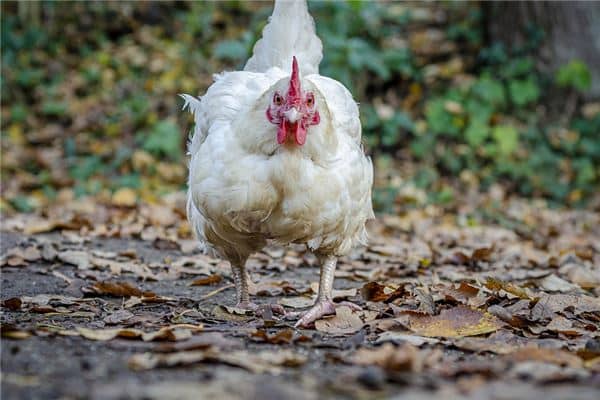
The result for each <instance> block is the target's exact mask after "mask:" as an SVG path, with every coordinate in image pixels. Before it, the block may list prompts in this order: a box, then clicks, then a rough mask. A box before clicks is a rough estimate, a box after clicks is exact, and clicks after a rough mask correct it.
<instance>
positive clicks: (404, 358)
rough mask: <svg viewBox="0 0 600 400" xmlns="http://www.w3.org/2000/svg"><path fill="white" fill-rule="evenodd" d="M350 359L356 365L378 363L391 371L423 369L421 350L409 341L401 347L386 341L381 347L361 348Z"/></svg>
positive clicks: (418, 370) (416, 370)
mask: <svg viewBox="0 0 600 400" xmlns="http://www.w3.org/2000/svg"><path fill="white" fill-rule="evenodd" d="M348 361H349V362H350V363H352V364H356V365H377V366H379V367H381V368H383V369H385V370H390V371H409V372H420V371H421V370H422V369H423V368H422V360H421V358H420V357H419V350H418V349H417V348H416V347H415V346H413V345H411V344H408V343H406V344H403V345H402V346H400V347H396V346H394V345H393V344H391V343H384V344H383V345H382V346H380V347H375V348H360V349H358V350H357V351H356V352H355V353H354V354H353V355H352V356H351V357H350V358H349V359H348Z"/></svg>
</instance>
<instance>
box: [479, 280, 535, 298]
mask: <svg viewBox="0 0 600 400" xmlns="http://www.w3.org/2000/svg"><path fill="white" fill-rule="evenodd" d="M485 287H487V288H488V289H490V290H495V291H500V290H504V291H505V292H508V293H510V294H512V295H515V296H517V297H519V298H521V299H527V300H531V297H530V296H529V295H528V294H527V292H526V291H525V289H522V288H520V287H518V286H516V285H514V284H512V283H510V282H503V281H501V280H499V279H495V278H488V279H487V281H486V282H485Z"/></svg>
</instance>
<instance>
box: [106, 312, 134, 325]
mask: <svg viewBox="0 0 600 400" xmlns="http://www.w3.org/2000/svg"><path fill="white" fill-rule="evenodd" d="M131 318H133V314H132V313H131V312H129V311H127V310H117V311H115V312H114V313H112V314H109V315H107V316H106V317H104V322H105V323H107V324H108V325H117V324H121V323H123V322H125V321H127V320H130V319H131Z"/></svg>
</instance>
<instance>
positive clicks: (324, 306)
mask: <svg viewBox="0 0 600 400" xmlns="http://www.w3.org/2000/svg"><path fill="white" fill-rule="evenodd" d="M336 264H337V257H335V256H328V257H327V258H325V260H324V261H323V262H322V263H321V277H320V279H319V293H318V294H317V300H316V301H315V304H314V305H313V306H312V307H311V309H310V310H308V311H307V312H306V313H304V314H303V315H302V318H300V319H299V320H298V322H296V325H295V326H296V327H305V328H306V327H309V326H311V325H312V324H313V323H314V322H315V321H316V320H318V319H319V318H322V317H324V316H326V315H332V314H335V309H336V307H339V306H342V305H343V306H347V307H350V308H352V309H355V310H360V309H361V308H360V307H359V306H357V305H356V304H354V303H350V302H347V301H345V302H343V303H339V304H336V303H334V302H333V296H332V291H333V275H334V273H335V267H336Z"/></svg>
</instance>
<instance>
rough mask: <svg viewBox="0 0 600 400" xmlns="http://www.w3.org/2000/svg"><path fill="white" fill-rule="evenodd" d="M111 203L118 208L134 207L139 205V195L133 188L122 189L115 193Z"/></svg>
mask: <svg viewBox="0 0 600 400" xmlns="http://www.w3.org/2000/svg"><path fill="white" fill-rule="evenodd" d="M111 201H112V204H113V205H115V206H118V207H133V206H135V204H136V203H137V194H136V193H135V190H133V189H131V188H121V189H119V190H117V191H116V192H114V193H113V195H112V199H111Z"/></svg>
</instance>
